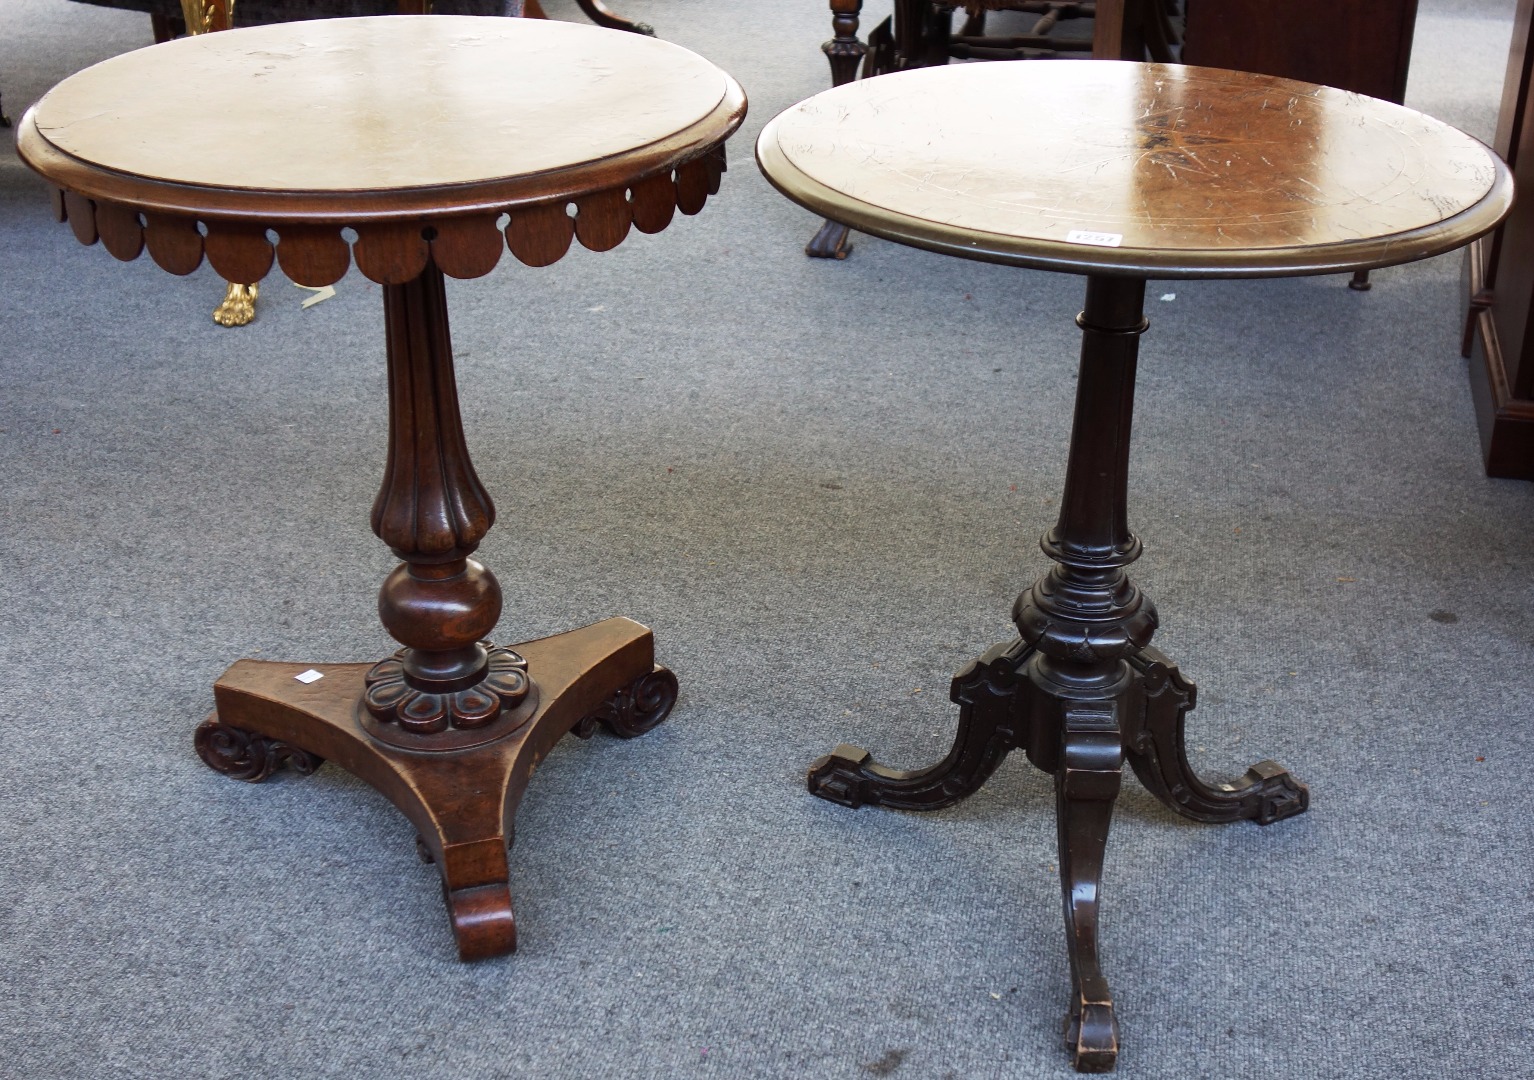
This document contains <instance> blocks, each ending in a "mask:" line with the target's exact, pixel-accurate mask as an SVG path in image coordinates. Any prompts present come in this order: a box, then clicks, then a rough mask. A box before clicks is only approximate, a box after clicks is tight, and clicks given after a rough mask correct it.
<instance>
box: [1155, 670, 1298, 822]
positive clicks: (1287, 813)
mask: <svg viewBox="0 0 1534 1080" xmlns="http://www.w3.org/2000/svg"><path fill="white" fill-rule="evenodd" d="M1130 664H1131V665H1132V666H1133V667H1134V669H1135V672H1136V674H1137V676H1138V682H1139V687H1140V691H1141V695H1140V708H1139V710H1138V712H1139V714H1138V716H1136V717H1133V718H1132V720H1131V724H1130V725H1129V730H1127V731H1126V732H1125V736H1126V739H1125V750H1126V753H1127V754H1128V757H1129V762H1130V764H1131V765H1132V766H1133V767H1134V771H1135V775H1136V776H1138V777H1139V778H1140V782H1141V783H1142V784H1144V785H1145V787H1146V788H1147V789H1148V790H1149V791H1150V792H1151V794H1153V795H1155V796H1156V797H1157V798H1158V799H1160V800H1161V801H1162V802H1164V803H1166V805H1167V806H1169V807H1171V808H1172V809H1173V810H1176V811H1177V812H1178V813H1179V814H1182V815H1184V816H1185V817H1190V818H1192V819H1193V820H1195V821H1208V822H1226V821H1240V820H1243V819H1247V820H1251V821H1255V822H1257V824H1259V825H1271V824H1273V823H1274V822H1275V821H1282V820H1283V819H1284V818H1288V817H1294V816H1295V815H1296V814H1303V813H1304V812H1305V810H1306V809H1307V808H1308V807H1309V806H1310V789H1309V788H1307V787H1306V786H1305V785H1304V784H1302V783H1301V782H1300V781H1298V780H1296V779H1295V778H1294V777H1293V776H1290V775H1289V771H1288V770H1287V769H1285V768H1284V767H1283V766H1282V765H1279V764H1278V763H1277V762H1274V761H1262V762H1258V763H1257V764H1256V765H1253V766H1252V767H1251V768H1250V769H1248V770H1247V771H1246V775H1245V776H1243V777H1242V778H1241V779H1240V780H1239V781H1237V782H1236V783H1234V784H1215V785H1210V784H1206V783H1204V781H1202V780H1200V779H1199V777H1198V775H1197V774H1196V773H1195V772H1194V771H1193V768H1192V767H1191V766H1190V765H1189V764H1188V756H1187V747H1186V743H1185V737H1184V726H1185V724H1186V721H1187V716H1188V713H1189V712H1191V711H1192V709H1193V706H1194V703H1195V700H1196V697H1197V688H1196V687H1195V686H1194V685H1193V683H1191V682H1190V681H1188V679H1186V678H1185V677H1184V676H1183V674H1182V672H1180V671H1179V670H1178V669H1177V665H1176V664H1174V663H1172V661H1171V660H1169V659H1167V657H1166V656H1165V655H1164V654H1163V653H1162V652H1161V651H1160V650H1159V649H1155V648H1151V647H1147V648H1144V649H1142V650H1140V652H1139V653H1138V654H1137V655H1135V656H1133V657H1131V658H1130Z"/></svg>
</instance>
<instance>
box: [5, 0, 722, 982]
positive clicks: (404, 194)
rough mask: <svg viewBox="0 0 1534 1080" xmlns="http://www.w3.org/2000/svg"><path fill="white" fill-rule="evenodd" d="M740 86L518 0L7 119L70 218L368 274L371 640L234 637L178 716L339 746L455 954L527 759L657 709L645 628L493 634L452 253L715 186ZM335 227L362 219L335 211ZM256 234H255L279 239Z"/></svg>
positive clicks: (185, 261) (595, 222) (312, 36)
mask: <svg viewBox="0 0 1534 1080" xmlns="http://www.w3.org/2000/svg"><path fill="white" fill-rule="evenodd" d="M745 110H746V100H745V96H744V94H743V93H742V92H741V89H740V86H739V85H738V84H737V83H736V82H735V81H734V80H733V79H731V78H730V77H729V76H728V75H726V74H725V73H724V72H722V71H720V70H719V69H718V68H716V67H714V66H713V65H712V64H710V63H708V62H707V61H705V60H702V59H700V58H699V57H697V56H695V55H693V54H692V53H689V52H687V51H686V50H684V49H681V48H678V47H677V46H674V45H670V44H667V43H665V42H661V41H656V40H654V39H651V38H645V37H640V36H637V35H634V34H622V33H617V32H615V31H610V30H599V29H596V28H594V27H586V26H574V25H570V24H567V23H557V22H541V21H533V20H523V19H483V18H470V17H463V18H450V17H429V18H404V17H388V18H373V19H336V20H322V21H316V22H301V23H288V24H282V25H276V26H265V27H257V28H251V29H245V30H234V31H230V32H228V33H222V34H210V35H206V36H199V37H189V38H183V39H181V40H179V41H173V42H169V43H167V44H164V45H156V46H154V47H152V48H149V49H144V50H141V51H139V52H134V53H129V54H127V55H124V56H118V57H115V58H113V59H111V60H107V61H105V62H103V63H100V64H97V65H96V66H94V67H91V68H88V69H86V70H85V71H82V72H80V73H79V74H77V75H74V76H72V77H70V78H69V79H66V80H65V81H64V82H62V83H60V84H59V85H58V86H57V87H55V88H54V89H53V90H52V91H50V92H49V93H48V94H47V96H46V97H44V98H43V99H42V100H41V101H39V102H38V103H37V105H36V106H35V107H34V108H32V109H31V110H29V111H28V113H27V114H26V116H25V117H24V118H23V119H22V121H21V125H20V131H19V134H18V140H17V141H18V148H19V150H20V153H21V156H22V157H23V158H24V159H25V161H26V162H27V164H29V165H30V166H32V168H34V169H36V170H37V171H38V172H39V173H41V174H42V175H43V176H44V177H46V178H47V179H48V181H49V182H50V183H51V184H53V185H54V187H55V189H56V190H55V201H54V205H55V208H56V210H57V212H58V216H59V218H60V220H67V221H68V222H69V224H70V227H71V228H72V229H73V230H74V232H75V235H76V236H77V237H78V238H79V239H80V240H81V241H82V242H83V243H87V244H91V243H95V242H96V241H97V239H100V240H101V242H102V244H103V245H104V246H105V247H106V249H107V250H108V251H110V252H111V253H112V254H113V255H115V256H116V257H117V258H119V259H124V260H128V259H133V258H136V257H137V256H138V255H139V253H140V252H141V251H143V250H144V249H145V248H147V249H148V250H149V254H150V257H151V258H153V259H154V261H155V262H156V263H158V264H159V265H160V266H161V267H163V268H164V269H166V270H168V271H170V272H171V273H173V274H188V273H191V272H192V271H193V270H195V269H196V268H197V267H198V265H199V264H200V263H201V262H202V260H203V258H204V257H206V258H207V259H208V261H209V262H210V263H211V264H212V266H213V268H214V269H215V270H216V271H218V273H219V274H221V275H222V276H223V277H225V278H226V279H228V280H230V281H240V282H255V281H259V280H261V278H263V277H264V276H265V275H266V274H267V272H268V271H269V270H270V269H271V267H272V262H273V259H274V258H275V260H276V262H277V263H278V265H280V266H281V267H282V269H283V271H284V272H285V273H286V274H287V275H288V276H289V277H290V278H292V279H293V280H294V281H296V282H298V283H299V284H300V285H309V286H322V285H329V284H331V283H332V282H334V281H336V280H338V279H339V278H340V277H341V276H342V275H344V274H345V273H346V272H347V269H348V268H349V266H350V265H351V263H352V261H353V260H354V259H355V261H356V264H357V268H358V269H359V270H360V271H361V272H362V273H363V274H365V275H366V276H367V277H369V278H371V279H372V280H373V281H376V282H378V283H379V284H380V285H382V286H383V294H384V326H385V333H386V338H387V343H388V344H387V348H388V365H389V440H388V446H389V451H388V461H387V464H386V465H385V469H384V480H383V485H382V488H381V489H380V491H379V493H378V497H377V500H376V501H375V502H374V504H373V514H372V524H373V531H374V532H375V533H376V534H377V535H378V537H379V538H380V539H381V540H383V542H384V543H386V544H388V545H389V547H390V548H391V549H392V550H393V551H394V553H395V554H396V555H398V556H399V557H400V559H402V560H403V561H402V563H401V564H400V566H399V567H398V568H397V569H396V570H395V571H394V572H393V573H392V574H390V575H389V577H388V579H387V580H386V581H385V582H384V585H383V588H382V590H381V592H380V594H379V601H378V608H379V615H380V617H381V619H382V621H383V624H384V627H385V628H386V629H387V630H388V632H389V633H390V634H391V635H392V636H393V637H394V638H395V639H396V640H397V641H398V642H399V643H400V644H401V645H402V646H404V647H403V648H402V649H400V650H399V651H398V652H396V653H395V654H394V655H393V656H391V657H389V658H387V659H384V660H382V661H380V662H378V663H376V664H320V665H315V666H313V667H310V666H309V665H304V664H283V663H271V662H266V661H254V660H242V661H239V662H238V663H236V664H234V665H233V666H232V667H231V668H229V670H228V671H227V672H225V673H224V675H223V676H222V677H221V678H220V679H219V680H218V683H217V684H216V685H215V687H214V700H215V703H216V706H217V709H216V712H215V713H214V715H213V716H212V717H210V718H209V719H208V720H207V721H206V722H205V723H204V724H203V725H202V726H201V727H200V728H199V729H198V731H197V736H196V746H197V750H198V752H199V753H200V754H201V756H202V758H203V760H204V761H206V762H207V763H208V764H209V765H210V766H212V767H213V768H215V769H217V770H219V771H221V772H224V773H227V774H229V775H231V776H235V777H238V778H239V779H243V780H252V781H256V780H263V779H265V778H266V777H267V776H269V775H270V774H271V773H272V772H273V770H275V769H276V768H278V767H279V766H281V765H284V764H286V765H289V766H291V767H292V768H294V769H295V770H296V771H298V772H300V773H308V772H312V771H313V770H314V769H315V768H316V767H317V766H318V765H319V763H320V762H321V760H322V759H330V760H333V761H335V762H336V763H338V764H340V765H341V766H342V767H344V768H346V769H348V770H350V771H351V772H353V773H355V774H357V775H358V776H359V777H361V778H362V779H363V780H365V781H367V782H368V783H370V784H372V785H373V786H374V787H376V788H378V789H379V790H380V791H382V792H383V793H384V794H385V795H387V796H388V797H389V798H390V799H391V800H392V801H393V802H394V803H395V805H397V806H398V807H399V808H400V809H401V810H403V811H404V813H405V814H406V815H407V816H408V817H409V818H410V819H411V821H412V822H414V824H415V825H416V827H417V829H418V830H419V832H420V835H421V850H422V854H423V856H424V857H427V858H429V859H431V860H434V861H435V862H436V864H437V866H438V868H439V869H440V871H441V874H442V879H443V889H444V894H445V896H446V900H447V906H448V910H449V913H450V915H451V918H452V924H453V930H454V934H455V935H456V937H457V941H458V949H459V953H460V955H461V956H462V957H463V958H464V959H474V958H478V957H484V956H493V955H497V954H500V953H506V952H510V951H511V950H512V949H514V948H515V947H516V927H515V922H514V919H513V916H512V908H511V893H510V889H509V886H508V870H507V859H506V846H507V843H508V842H509V838H510V837H511V836H512V820H513V818H514V816H515V813H516V807H517V804H518V802H519V800H520V799H521V796H522V792H523V790H524V789H525V787H526V785H527V782H528V779H529V777H530V775H531V773H532V771H533V768H534V767H535V766H536V765H537V763H538V762H539V761H540V760H542V758H543V757H544V756H545V755H546V754H547V753H548V751H549V749H550V748H551V747H552V745H553V744H554V743H555V742H557V741H558V740H559V739H560V738H561V737H562V736H564V735H565V734H566V733H567V732H569V731H571V730H572V729H574V730H575V732H576V733H577V734H578V735H582V736H588V735H590V734H591V733H592V731H593V730H594V729H595V728H596V726H597V725H598V724H603V725H606V726H607V727H608V728H610V729H611V730H612V731H613V732H615V733H616V734H618V735H622V736H633V735H637V734H639V733H641V732H643V731H646V730H648V729H649V728H650V727H652V726H654V725H655V724H656V723H658V722H659V721H660V720H662V719H663V718H664V717H665V716H666V714H667V712H668V711H669V710H670V708H671V705H672V703H673V702H674V701H675V700H676V680H675V678H674V677H673V676H672V674H671V673H670V672H669V671H667V670H666V669H665V668H662V667H657V666H656V665H655V663H654V642H653V639H652V637H651V634H650V631H649V630H648V629H646V628H645V627H643V626H641V625H639V624H638V623H635V622H631V621H630V620H628V619H621V618H615V619H609V620H606V621H604V622H601V623H597V624H595V625H593V626H588V627H585V628H584V629H580V630H574V631H571V632H569V633H566V634H561V635H557V636H555V637H550V638H543V639H540V640H537V641H527V642H523V643H521V644H518V645H514V646H511V647H509V648H508V647H497V646H494V645H492V644H491V643H490V642H489V641H487V640H485V638H486V637H487V636H488V635H489V634H490V633H491V632H492V631H493V629H494V627H495V625H496V622H497V620H498V619H499V618H500V614H501V589H500V586H499V584H498V583H497V582H496V579H495V577H494V575H493V574H491V573H490V571H489V570H487V569H486V568H485V567H484V566H482V565H481V564H480V563H478V562H477V561H475V560H474V559H472V558H470V556H471V555H472V554H473V553H474V551H475V549H476V548H477V547H478V546H479V543H480V541H481V540H482V539H483V538H484V536H485V533H486V531H487V530H488V529H489V528H490V526H491V524H492V522H493V521H494V519H495V508H494V505H493V504H492V503H491V500H490V496H489V494H488V493H487V492H486V491H485V489H484V487H483V485H482V484H481V483H480V481H479V478H478V477H477V476H476V475H475V472H474V467H473V465H472V463H471V462H470V459H469V451H468V447H467V445H466V443H465V440H464V433H463V426H462V422H461V420H460V417H459V408H458V390H457V387H456V385H455V381H454V377H453V362H452V348H451V344H450V341H449V335H448V321H447V301H446V295H445V291H444V279H443V275H444V274H446V275H449V276H452V277H458V278H471V277H479V276H481V275H484V274H488V273H489V272H490V271H491V270H492V269H494V268H495V266H496V264H497V263H498V262H499V261H500V259H501V254H502V252H503V251H504V250H505V249H506V248H507V247H509V248H510V249H511V252H512V254H513V255H515V256H516V257H517V258H518V259H519V260H521V261H522V262H524V263H526V264H528V265H531V266H544V265H547V264H549V263H552V262H555V261H556V260H558V259H559V258H561V257H562V256H563V255H564V254H565V252H566V251H567V250H568V249H569V247H570V244H571V241H572V239H574V240H579V241H580V243H581V244H582V245H584V246H585V247H587V248H589V249H591V250H593V251H605V250H607V249H609V248H612V247H615V246H616V245H617V244H618V243H620V242H621V241H622V240H623V239H624V238H625V237H626V236H627V235H628V233H629V229H630V227H631V226H632V227H633V228H636V229H638V230H640V231H641V232H647V233H653V232H659V231H660V230H662V229H664V228H665V227H666V226H667V225H668V224H670V222H671V220H672V217H673V213H674V211H676V210H678V209H680V210H681V211H682V212H683V213H685V214H695V213H697V212H698V211H699V210H701V209H702V208H703V204H704V201H705V200H706V199H707V197H708V196H709V195H710V194H711V193H713V192H715V191H717V190H718V185H719V179H720V174H721V173H722V172H723V170H724V150H723V143H724V140H725V139H726V138H728V137H729V135H730V134H731V132H733V131H734V130H735V129H736V128H737V127H738V126H739V125H740V122H741V120H742V119H743V117H744V116H745ZM343 229H349V230H352V231H353V232H354V235H355V240H351V241H349V240H348V238H347V236H346V235H345V234H344V233H343V231H342V230H343ZM274 238H275V242H274Z"/></svg>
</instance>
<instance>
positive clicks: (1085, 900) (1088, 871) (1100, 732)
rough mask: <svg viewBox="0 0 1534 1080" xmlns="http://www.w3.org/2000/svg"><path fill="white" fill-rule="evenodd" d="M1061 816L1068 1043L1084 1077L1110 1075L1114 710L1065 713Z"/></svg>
mask: <svg viewBox="0 0 1534 1080" xmlns="http://www.w3.org/2000/svg"><path fill="white" fill-rule="evenodd" d="M1064 728H1065V730H1064V731H1063V732H1062V737H1061V747H1060V767H1059V768H1058V769H1057V770H1056V772H1055V813H1056V817H1057V819H1058V825H1059V831H1060V891H1061V894H1062V895H1063V897H1064V900H1065V942H1066V948H1067V950H1068V951H1069V953H1070V960H1071V1008H1070V1013H1069V1014H1068V1015H1067V1016H1066V1020H1065V1042H1066V1045H1067V1046H1068V1047H1069V1048H1070V1050H1071V1054H1072V1058H1073V1064H1074V1065H1075V1066H1076V1069H1077V1071H1079V1072H1108V1071H1110V1070H1111V1069H1112V1068H1113V1066H1114V1063H1115V1062H1116V1061H1117V1059H1118V1052H1119V1024H1118V1020H1117V1019H1116V1018H1115V1017H1114V1015H1113V996H1112V994H1111V993H1110V992H1109V990H1108V980H1107V979H1105V978H1103V972H1102V965H1101V964H1100V963H1099V962H1098V957H1097V922H1098V901H1099V896H1100V894H1101V891H1102V881H1103V852H1104V850H1105V848H1106V847H1107V844H1108V826H1109V823H1110V822H1111V820H1112V818H1113V800H1114V799H1115V798H1117V797H1118V793H1119V782H1120V776H1121V774H1122V771H1123V770H1122V765H1123V762H1124V753H1123V747H1122V745H1121V743H1120V741H1119V729H1118V725H1117V724H1116V723H1115V721H1114V710H1113V708H1112V707H1111V706H1109V707H1102V706H1092V705H1083V706H1080V707H1076V708H1068V709H1066V710H1065V724H1064Z"/></svg>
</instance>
